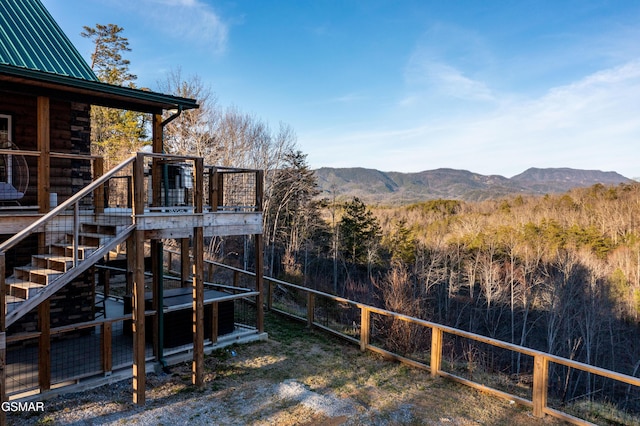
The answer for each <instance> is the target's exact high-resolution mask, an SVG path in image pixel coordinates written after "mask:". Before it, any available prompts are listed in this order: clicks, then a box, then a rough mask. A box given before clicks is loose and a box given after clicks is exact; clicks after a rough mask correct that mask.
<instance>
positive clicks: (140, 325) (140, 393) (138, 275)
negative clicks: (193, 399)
mask: <svg viewBox="0 0 640 426" xmlns="http://www.w3.org/2000/svg"><path fill="white" fill-rule="evenodd" d="M133 238H134V244H133V245H134V247H135V248H134V250H133V251H134V253H133V254H129V253H127V256H131V255H133V257H134V258H135V262H134V263H135V269H134V273H133V297H132V298H131V300H132V307H131V312H132V314H133V403H134V404H138V405H144V403H145V388H146V359H145V336H144V322H145V321H144V320H145V318H144V310H145V309H144V231H138V230H136V231H134V232H133Z"/></svg>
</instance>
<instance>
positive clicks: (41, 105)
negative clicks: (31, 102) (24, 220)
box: [36, 96, 51, 213]
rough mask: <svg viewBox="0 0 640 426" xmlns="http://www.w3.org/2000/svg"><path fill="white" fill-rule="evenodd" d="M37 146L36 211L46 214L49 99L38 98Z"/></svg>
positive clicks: (49, 142) (49, 120)
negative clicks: (38, 154)
mask: <svg viewBox="0 0 640 426" xmlns="http://www.w3.org/2000/svg"><path fill="white" fill-rule="evenodd" d="M37 127H38V128H37V136H36V139H37V145H38V151H40V156H39V157H38V175H37V176H38V207H39V209H38V211H39V212H40V213H48V212H49V209H50V208H51V204H50V202H49V192H50V190H51V188H50V178H51V173H50V168H51V162H50V158H51V141H50V134H51V118H50V116H49V98H48V97H46V96H38V101H37Z"/></svg>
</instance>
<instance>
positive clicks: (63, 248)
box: [5, 215, 134, 322]
mask: <svg viewBox="0 0 640 426" xmlns="http://www.w3.org/2000/svg"><path fill="white" fill-rule="evenodd" d="M133 228H134V226H133V225H132V224H131V217H130V216H128V217H127V216H108V215H101V216H99V217H98V218H93V217H92V218H91V219H88V218H87V219H86V220H82V221H81V223H80V226H79V232H78V234H77V236H75V235H74V233H73V232H70V233H67V234H65V235H64V236H63V237H62V238H60V239H59V240H58V241H57V242H56V243H53V244H51V245H49V246H48V247H47V248H46V250H45V252H46V253H45V254H34V255H32V256H31V263H30V264H28V265H25V266H20V267H15V268H14V273H13V275H12V276H11V277H9V278H7V279H6V280H5V282H6V285H7V292H8V295H7V297H6V309H7V311H6V312H7V317H10V316H18V317H20V316H22V315H24V314H25V313H26V312H21V313H18V312H17V311H24V309H22V308H26V306H25V305H29V306H31V305H34V306H35V305H37V304H38V303H39V302H36V299H41V300H44V299H46V298H47V297H49V296H51V295H52V294H53V293H54V292H55V291H57V290H58V289H60V288H62V287H63V286H64V285H66V284H67V283H69V282H71V281H72V280H73V279H75V278H76V277H77V276H78V275H80V273H82V272H84V271H86V270H87V269H89V268H90V267H91V266H92V265H94V264H95V263H96V262H98V261H100V260H101V259H102V258H103V256H104V254H106V253H107V252H108V251H109V250H111V249H113V248H114V247H115V246H117V245H118V244H120V243H121V242H123V241H124V240H125V239H126V238H127V237H128V235H129V234H130V232H131V231H132V230H133ZM74 241H77V247H75V246H76V244H75V243H74ZM74 258H75V259H76V260H75V261H74ZM27 301H29V302H30V303H26V302H27ZM16 320H17V318H13V321H12V322H15V321H16Z"/></svg>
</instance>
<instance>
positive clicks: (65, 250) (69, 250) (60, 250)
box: [51, 243, 99, 260]
mask: <svg viewBox="0 0 640 426" xmlns="http://www.w3.org/2000/svg"><path fill="white" fill-rule="evenodd" d="M98 248H99V247H98V246H94V245H79V246H78V260H84V259H86V258H87V257H89V256H90V255H91V253H93V252H94V251H96V250H98ZM51 252H52V253H53V254H57V255H59V256H67V257H73V245H70V244H69V243H56V244H52V245H51Z"/></svg>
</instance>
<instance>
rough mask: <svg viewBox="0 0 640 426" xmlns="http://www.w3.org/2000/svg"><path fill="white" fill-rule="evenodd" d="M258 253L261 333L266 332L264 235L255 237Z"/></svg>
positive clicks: (258, 306) (258, 321)
mask: <svg viewBox="0 0 640 426" xmlns="http://www.w3.org/2000/svg"><path fill="white" fill-rule="evenodd" d="M254 237H255V238H254V240H255V244H256V246H255V251H256V291H257V292H258V297H257V299H258V300H256V311H257V312H256V328H257V329H258V332H259V333H262V332H264V275H263V274H264V256H263V252H262V234H256V235H254Z"/></svg>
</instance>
